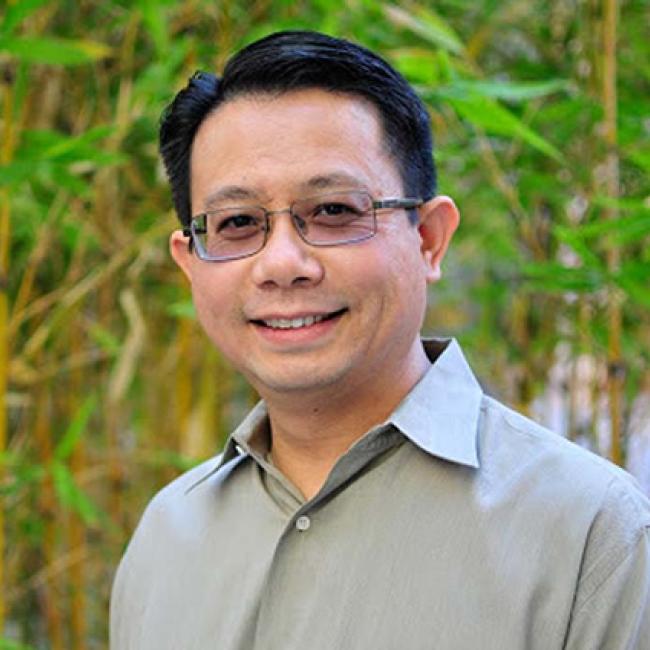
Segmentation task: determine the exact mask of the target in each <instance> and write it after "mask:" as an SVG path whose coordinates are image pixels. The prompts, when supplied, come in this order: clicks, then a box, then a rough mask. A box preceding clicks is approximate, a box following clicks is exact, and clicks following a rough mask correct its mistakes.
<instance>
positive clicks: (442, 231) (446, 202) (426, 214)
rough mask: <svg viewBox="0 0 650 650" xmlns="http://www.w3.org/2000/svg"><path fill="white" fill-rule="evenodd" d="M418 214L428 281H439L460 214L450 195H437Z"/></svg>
mask: <svg viewBox="0 0 650 650" xmlns="http://www.w3.org/2000/svg"><path fill="white" fill-rule="evenodd" d="M418 215H419V224H418V231H419V233H420V239H421V240H422V244H421V250H422V257H423V260H424V263H425V265H426V277H427V282H437V281H438V280H440V277H441V275H442V272H441V270H440V266H441V264H442V260H443V258H444V256H445V253H446V252H447V247H448V246H449V242H450V241H451V237H452V235H453V234H454V232H455V230H456V228H457V227H458V222H459V221H460V214H459V213H458V208H456V204H455V203H454V202H453V201H452V200H451V199H450V198H449V197H448V196H436V197H434V198H433V199H431V200H430V201H427V202H426V203H425V204H424V205H422V206H421V207H420V208H419V210H418Z"/></svg>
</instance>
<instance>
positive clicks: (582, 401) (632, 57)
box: [0, 0, 650, 650]
mask: <svg viewBox="0 0 650 650" xmlns="http://www.w3.org/2000/svg"><path fill="white" fill-rule="evenodd" d="M649 13H650V9H649V8H648V6H647V4H646V3H645V2H643V0H628V1H625V2H619V3H617V2H616V1H615V0H572V1H569V0H543V1H542V0H507V1H503V0H501V1H497V0H476V1H472V2H471V3H470V2H464V1H462V0H440V1H437V2H435V3H433V2H424V1H423V2H411V1H404V2H401V3H399V4H390V3H381V2H376V1H374V0H373V1H372V2H371V1H369V0H348V2H345V3H343V2H334V1H333V0H312V1H310V2H307V1H294V2H288V1H286V0H256V1H254V0H251V1H249V2H234V1H232V0H223V1H222V2H216V1H214V0H213V1H207V0H187V1H186V2H183V3H178V2H173V1H171V0H138V1H135V2H127V1H126V0H123V1H117V0H104V1H103V2H98V1H97V0H80V1H72V0H57V1H49V2H45V1H44V0H20V1H13V2H12V1H9V2H7V0H0V97H1V102H0V111H1V113H0V133H1V142H0V400H1V401H0V490H1V492H0V499H1V503H0V637H1V636H2V631H4V637H3V638H2V639H0V649H5V650H9V649H14V650H16V649H19V648H22V649H23V650H24V649H26V648H52V649H53V650H61V649H69V648H73V649H74V650H81V649H82V648H83V649H86V648H105V647H106V635H107V602H108V595H109V590H110V584H111V580H112V575H113V571H114V567H115V565H116V563H117V561H118V558H119V556H120V555H121V552H122V550H123V548H124V544H125V543H126V541H127V539H128V537H129V534H130V533H131V531H132V530H133V527H134V525H135V523H136V522H137V519H138V517H139V514H140V512H141V510H142V508H143V507H144V504H145V503H146V501H147V500H148V499H149V498H150V496H151V495H152V494H153V493H154V491H155V490H157V489H158V488H159V487H161V486H162V485H163V484H164V483H166V482H168V481H169V480H171V479H172V478H173V477H175V476H176V475H177V474H178V473H179V472H181V471H182V470H183V469H185V468H187V467H190V466H191V465H193V464H194V463H196V462H198V461H199V460H201V459H204V458H207V457H209V456H211V455H214V454H215V453H216V452H217V451H218V450H219V448H220V446H221V445H222V444H223V441H224V439H225V437H226V436H227V434H228V432H229V431H230V430H231V428H232V427H233V426H234V425H235V424H236V422H237V421H238V420H239V419H240V418H241V417H242V415H243V414H244V413H245V411H246V410H247V408H249V407H250V405H251V404H252V403H253V401H254V400H255V396H254V395H253V394H252V391H251V390H250V389H249V388H248V386H247V385H246V384H245V383H244V382H243V380H242V379H241V378H240V377H239V376H238V375H236V374H235V373H234V372H233V371H232V369H231V368H230V367H229V366H228V365H227V363H226V362H225V361H224V360H223V359H222V358H221V357H220V355H219V353H218V352H217V351H216V350H214V349H213V348H211V347H210V345H209V344H208V343H207V340H206V339H205V338H204V337H203V335H202V333H201V331H200V329H199V327H198V326H197V323H196V321H195V319H194V313H193V309H192V306H191V302H190V300H189V293H188V291H187V288H186V286H185V284H184V281H183V280H182V278H181V276H180V273H179V272H178V271H177V270H176V269H175V268H174V267H173V265H172V262H171V260H170V259H169V256H168V254H167V245H166V240H167V237H168V234H169V232H170V231H171V230H172V229H173V228H174V227H175V221H174V215H173V214H172V211H171V199H170V196H169V191H168V188H167V186H166V184H165V181H164V178H163V174H162V170H161V166H160V163H159V161H158V157H157V151H156V131H157V123H158V119H159V115H160V113H161V110H162V108H163V107H164V106H165V104H166V103H167V102H169V101H170V100H171V98H172V96H173V94H174V93H175V92H177V91H178V90H179V89H180V88H181V87H182V86H183V85H184V83H185V81H186V79H187V77H189V76H190V75H191V74H192V73H193V72H194V71H195V70H196V69H208V70H220V69H222V67H223V64H224V61H225V60H226V58H227V56H228V54H229V53H231V52H232V51H233V49H236V48H238V47H240V46H241V45H243V44H245V43H247V42H250V41H251V40H254V39H255V38H257V37H260V36H262V35H264V34H265V33H268V32H270V31H273V30H275V29H283V28H310V29H320V30H324V31H327V32H330V33H333V34H336V35H340V36H344V37H348V38H351V39H353V40H356V41H358V42H361V43H363V44H365V45H367V46H369V47H371V48H373V49H375V50H377V51H379V52H381V53H382V54H383V55H384V56H385V57H386V58H388V59H389V60H390V61H391V62H392V63H393V64H395V65H396V66H397V67H398V69H400V70H401V71H402V72H403V73H404V74H405V75H406V76H407V78H409V80H410V81H411V82H412V83H414V84H415V85H416V87H417V88H418V90H419V91H420V92H421V94H422V96H423V97H424V98H425V100H426V101H427V103H428V105H429V107H430V110H431V115H432V120H433V124H434V134H435V138H436V146H437V154H436V155H437V161H438V166H439V175H440V190H441V192H444V193H446V194H450V195H451V196H453V197H454V198H455V199H456V201H457V203H458V204H459V206H460V208H461V213H462V215H463V222H462V225H461V230H460V231H459V233H458V235H457V236H456V239H455V242H454V243H453V244H452V251H451V253H450V255H449V260H448V262H447V264H446V268H445V276H444V277H443V281H442V283H441V284H439V285H437V286H435V287H434V288H433V289H432V292H431V299H430V309H429V312H428V314H427V320H426V327H425V329H426V331H427V332H429V333H436V334H442V335H445V334H453V335H455V336H457V337H458V338H459V339H460V341H461V343H462V344H463V346H464V348H465V349H466V351H467V353H468V356H469V358H470V360H471V362H472V364H473V365H474V367H475V369H476V370H477V371H478V374H479V377H480V378H481V380H482V382H483V383H484V385H485V386H486V388H487V390H488V391H489V392H491V393H493V394H495V395H497V396H498V397H500V398H501V399H503V400H504V401H506V402H508V403H510V404H512V405H513V406H515V407H517V408H519V409H520V410H522V411H524V412H527V413H530V414H532V415H533V416H534V417H536V418H537V419H539V420H541V421H543V422H545V423H547V424H549V425H551V426H553V427H554V428H555V429H556V430H557V431H558V432H559V433H562V434H564V435H568V436H570V437H572V438H574V439H576V440H578V442H580V443H581V444H583V445H585V446H588V447H589V448H591V449H593V450H594V451H595V452H597V453H601V454H603V455H608V456H610V457H611V458H612V459H613V460H614V461H615V462H617V463H619V464H621V465H627V466H628V467H630V468H631V469H633V470H634V472H635V473H636V474H637V476H638V477H639V479H640V481H641V483H642V484H643V485H644V486H645V487H646V489H649V488H650V459H649V455H650V432H649V431H648V422H649V421H650V418H649V417H648V415H650V372H649V370H648V368H649V365H648V360H649V357H650V284H649V282H648V277H649V275H650V245H649V244H650V235H649V233H650V199H649V191H648V190H649V181H648V178H649V175H648V171H649V170H650V155H649V153H648V151H649V150H650V148H649V147H648V143H649V140H650V112H649V111H648V108H649V105H650V100H649V96H650V95H649V93H648V90H649V85H650V67H649V64H648V61H649V60H650V58H649V57H648V47H649V45H648V41H647V37H646V34H645V33H644V26H645V25H647V24H648V22H649V21H648V18H650V16H649V15H648V14H649Z"/></svg>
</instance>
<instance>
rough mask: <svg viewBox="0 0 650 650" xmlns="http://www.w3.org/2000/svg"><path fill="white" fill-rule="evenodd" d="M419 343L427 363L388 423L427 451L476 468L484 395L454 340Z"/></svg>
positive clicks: (427, 340) (477, 465)
mask: <svg viewBox="0 0 650 650" xmlns="http://www.w3.org/2000/svg"><path fill="white" fill-rule="evenodd" d="M423 344H424V349H425V352H426V353H427V356H428V357H429V360H430V361H431V364H432V365H431V367H430V368H429V370H427V372H426V373H425V375H424V376H423V377H422V379H420V381H419V382H418V383H417V384H416V385H415V386H414V387H413V388H412V389H411V392H410V393H409V394H408V395H407V396H406V397H405V398H404V400H403V401H402V403H401V404H400V405H399V406H398V407H397V409H395V411H394V412H393V414H392V415H391V417H390V418H389V422H391V423H392V424H393V425H394V426H396V427H397V428H398V429H399V430H400V431H401V432H402V433H403V434H404V435H405V436H406V437H407V438H409V440H411V442H413V443H414V444H416V445H417V446H418V447H420V448H421V449H423V450H424V451H426V452H427V453H429V454H432V455H433V456H438V457H440V458H444V459H445V460H449V461H451V462H454V463H460V464H462V465H468V466H469V467H479V466H480V463H479V459H478V449H477V447H478V421H479V415H480V409H481V400H482V397H483V391H482V390H481V387H480V385H479V383H478V381H477V380H476V378H475V377H474V374H473V373H472V371H471V369H470V367H469V365H468V364H467V361H466V360H465V357H464V355H463V353H462V351H461V349H460V346H459V345H458V343H457V342H456V340H455V339H424V340H423Z"/></svg>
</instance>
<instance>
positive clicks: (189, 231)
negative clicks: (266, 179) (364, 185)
mask: <svg viewBox="0 0 650 650" xmlns="http://www.w3.org/2000/svg"><path fill="white" fill-rule="evenodd" d="M345 191H346V190H342V191H341V192H329V193H327V194H316V195H314V196H307V197H305V198H304V199H296V200H295V201H293V202H292V203H291V204H290V205H289V206H288V207H286V208H283V209H282V210H267V209H266V208H265V207H264V206H262V205H233V206H227V207H226V208H223V209H224V210H225V209H240V208H242V209H243V208H247V209H252V208H255V209H258V210H260V211H261V212H262V213H263V214H264V226H263V227H262V231H263V233H264V238H263V239H262V243H261V245H260V247H259V248H257V249H255V250H254V251H252V252H250V253H244V254H242V255H229V256H226V257H214V256H210V255H209V254H208V253H207V252H206V250H205V249H204V248H203V245H202V244H201V242H200V241H199V239H198V237H197V236H196V235H197V233H196V226H197V220H198V219H201V218H203V217H205V218H206V219H207V217H208V216H209V215H210V214H214V213H215V212H218V211H219V210H214V211H206V212H200V213H199V214H196V215H194V216H193V217H192V218H191V219H190V224H189V227H184V228H183V231H182V232H183V236H185V237H189V238H190V250H191V247H192V245H194V248H195V249H196V254H197V256H198V258H199V259H200V260H202V261H203V262H230V261H233V260H240V259H245V258H246V257H252V256H253V255H257V253H259V252H260V251H261V250H262V249H263V248H264V246H266V242H267V241H268V238H269V234H270V232H271V221H270V217H271V216H272V215H275V214H283V213H288V214H289V216H290V217H291V221H292V222H293V225H294V228H295V230H296V232H297V233H298V236H299V237H300V239H301V240H302V241H304V242H305V244H308V245H309V246H314V247H317V248H325V247H331V246H347V245H348V244H356V243H358V242H362V241H366V240H368V239H371V238H372V237H374V236H375V235H376V234H377V210H397V209H401V210H413V209H415V208H419V207H420V206H422V205H423V204H424V201H423V200H422V199H419V198H413V197H404V198H384V199H374V198H373V197H372V195H371V194H370V193H369V192H366V191H364V190H347V191H349V192H354V193H355V194H365V195H366V196H367V197H368V198H369V199H370V209H371V210H372V231H371V232H369V233H368V234H367V235H363V236H362V237H359V238H355V239H350V240H344V241H337V242H320V243H316V242H312V241H309V240H308V239H306V237H305V234H304V232H303V231H302V230H301V228H300V226H299V225H298V224H297V222H296V219H297V218H298V219H299V218H301V217H300V216H299V215H297V214H295V213H294V212H293V208H294V206H295V204H296V203H300V202H302V201H307V200H309V199H312V198H318V197H321V196H322V197H326V196H336V195H337V194H340V193H344V192H345ZM200 234H202V233H200Z"/></svg>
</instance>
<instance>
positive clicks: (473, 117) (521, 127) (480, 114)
mask: <svg viewBox="0 0 650 650" xmlns="http://www.w3.org/2000/svg"><path fill="white" fill-rule="evenodd" d="M433 94H434V95H435V96H437V97H439V98H442V99H445V100H446V101H448V102H449V103H450V104H451V105H452V106H453V107H454V109H455V110H456V112H457V113H458V114H459V115H460V116H461V117H463V118H465V119H466V120H467V121H468V122H469V123H470V124H474V125H475V126H478V127H480V128H482V129H484V130H485V132H486V133H490V134H493V135H504V136H507V137H510V138H520V139H521V140H523V141H524V142H526V143H527V144H529V145H530V146H531V147H534V148H535V149H537V150H538V151H541V152H542V153H544V154H546V155H547V156H550V157H551V158H554V159H555V160H557V161H563V156H562V154H561V153H560V151H559V150H558V149H557V148H556V147H554V146H553V145H552V144H551V143H550V142H549V141H548V140H546V139H545V138H543V137H542V136H541V135H539V133H537V132H536V131H533V129H531V128H530V127H529V126H527V125H526V124H524V123H523V122H522V121H521V120H520V119H519V118H518V117H516V116H515V115H514V114H513V113H511V112H510V111H509V110H508V109H507V108H505V107H503V106H501V105H500V104H498V103H497V102H496V101H494V100H493V99H491V98H489V97H481V96H480V95H471V96H468V97H466V98H461V97H459V96H458V94H457V93H456V92H452V93H446V92H445V91H444V90H442V89H435V90H434V91H433Z"/></svg>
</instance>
